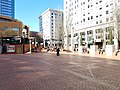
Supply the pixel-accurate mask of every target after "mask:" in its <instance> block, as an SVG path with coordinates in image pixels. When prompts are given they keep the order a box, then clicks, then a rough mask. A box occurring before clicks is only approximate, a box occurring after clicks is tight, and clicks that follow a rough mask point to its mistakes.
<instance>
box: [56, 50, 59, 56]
mask: <svg viewBox="0 0 120 90" xmlns="http://www.w3.org/2000/svg"><path fill="white" fill-rule="evenodd" d="M59 52H60V49H59V48H58V49H57V54H56V55H57V56H60V53H59Z"/></svg>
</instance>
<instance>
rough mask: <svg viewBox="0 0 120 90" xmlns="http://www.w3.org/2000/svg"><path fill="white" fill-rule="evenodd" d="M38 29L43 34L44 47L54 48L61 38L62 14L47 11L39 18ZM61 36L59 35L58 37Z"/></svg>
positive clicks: (50, 10) (58, 11)
mask: <svg viewBox="0 0 120 90" xmlns="http://www.w3.org/2000/svg"><path fill="white" fill-rule="evenodd" d="M39 29H40V32H41V33H43V40H44V46H45V47H55V46H56V44H57V43H58V42H59V40H61V39H62V38H63V37H64V36H63V34H62V33H63V12H62V11H60V10H54V9H47V10H46V11H45V12H43V13H42V14H41V15H40V17H39ZM60 34H61V35H60Z"/></svg>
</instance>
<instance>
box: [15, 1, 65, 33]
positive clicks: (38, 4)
mask: <svg viewBox="0 0 120 90" xmlns="http://www.w3.org/2000/svg"><path fill="white" fill-rule="evenodd" d="M48 8H52V9H63V0H15V18H16V19H18V20H20V21H22V22H23V23H24V24H25V25H29V26H30V31H39V19H38V17H39V16H40V14H42V13H43V12H44V11H45V10H47V9H48Z"/></svg>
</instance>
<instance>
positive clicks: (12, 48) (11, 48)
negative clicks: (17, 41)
mask: <svg viewBox="0 0 120 90" xmlns="http://www.w3.org/2000/svg"><path fill="white" fill-rule="evenodd" d="M7 52H8V53H14V52H15V46H14V45H8V46H7Z"/></svg>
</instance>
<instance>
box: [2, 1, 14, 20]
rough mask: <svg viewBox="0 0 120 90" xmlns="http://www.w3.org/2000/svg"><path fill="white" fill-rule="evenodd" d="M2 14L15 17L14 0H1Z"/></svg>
mask: <svg viewBox="0 0 120 90" xmlns="http://www.w3.org/2000/svg"><path fill="white" fill-rule="evenodd" d="M0 15H2V16H9V17H11V18H14V15H15V12H14V0H0Z"/></svg>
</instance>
